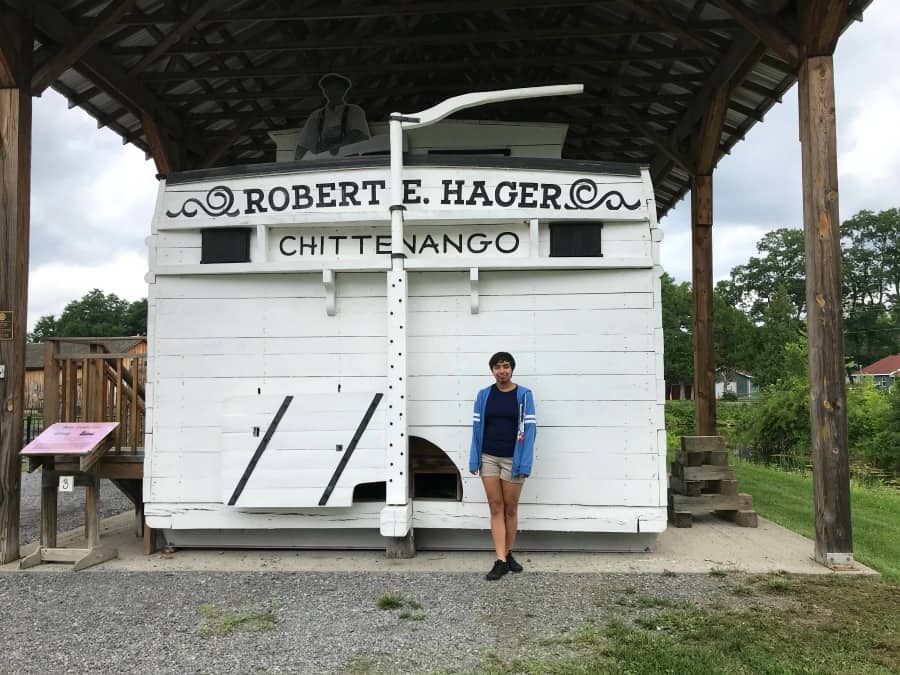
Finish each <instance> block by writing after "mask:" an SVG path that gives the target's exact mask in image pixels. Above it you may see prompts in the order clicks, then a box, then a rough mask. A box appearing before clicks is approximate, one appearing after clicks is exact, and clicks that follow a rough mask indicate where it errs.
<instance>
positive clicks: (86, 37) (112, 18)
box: [31, 0, 135, 96]
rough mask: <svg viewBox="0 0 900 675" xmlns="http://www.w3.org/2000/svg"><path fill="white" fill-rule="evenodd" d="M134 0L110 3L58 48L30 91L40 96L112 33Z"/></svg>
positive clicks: (33, 79)
mask: <svg viewBox="0 0 900 675" xmlns="http://www.w3.org/2000/svg"><path fill="white" fill-rule="evenodd" d="M134 5H135V0H114V2H111V3H109V5H107V6H106V7H105V8H104V9H103V11H102V12H100V14H98V15H97V17H96V18H95V19H94V20H93V21H92V22H91V25H90V26H89V27H88V28H86V29H84V30H82V31H81V32H80V33H78V34H73V35H72V39H71V40H70V41H68V42H67V43H65V44H63V46H62V47H61V48H60V49H59V51H57V52H56V54H55V55H54V56H53V57H51V58H50V59H49V60H48V61H47V62H46V63H44V64H43V65H41V66H39V67H38V68H36V69H35V71H34V74H33V75H32V77H31V93H32V94H34V95H35V96H40V95H41V94H42V93H43V91H44V90H45V89H46V88H47V87H49V86H50V85H51V84H53V82H55V81H56V79H57V78H58V77H59V76H60V75H62V74H63V73H64V72H65V71H66V70H68V69H69V68H71V67H72V66H73V65H74V64H75V62H76V61H78V59H80V58H81V57H82V56H83V55H84V54H85V52H87V51H88V50H89V49H90V48H91V47H93V46H94V45H96V44H97V43H98V42H100V41H101V40H102V39H103V38H104V37H106V36H107V35H109V33H110V31H111V30H112V29H113V28H114V27H115V26H116V24H117V23H118V22H119V20H120V19H121V18H122V16H124V15H125V13H126V12H129V11H131V10H132V9H133V8H134Z"/></svg>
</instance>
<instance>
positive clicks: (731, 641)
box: [480, 575, 900, 675]
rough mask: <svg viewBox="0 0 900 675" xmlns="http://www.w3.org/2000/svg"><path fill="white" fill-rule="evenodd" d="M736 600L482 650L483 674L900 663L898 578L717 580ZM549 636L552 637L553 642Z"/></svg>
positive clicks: (637, 674)
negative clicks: (513, 651)
mask: <svg viewBox="0 0 900 675" xmlns="http://www.w3.org/2000/svg"><path fill="white" fill-rule="evenodd" d="M722 584H723V588H730V590H731V593H732V594H733V595H734V596H739V597H740V598H741V599H742V603H739V604H738V606H731V607H729V606H726V604H725V603H714V604H712V605H709V604H704V603H702V602H680V603H674V604H673V603H660V604H659V605H657V606H655V608H653V609H650V610H648V611H647V612H646V613H645V614H642V615H641V616H638V617H636V618H632V617H625V616H621V617H617V616H612V617H610V618H608V619H605V620H601V619H596V620H590V621H588V622H586V623H584V624H582V625H580V626H577V627H575V628H574V629H573V630H572V631H571V632H570V633H569V635H568V636H564V637H562V638H559V639H557V640H555V641H554V640H552V639H546V638H544V639H543V640H542V641H539V642H541V643H543V644H546V645H548V648H547V651H549V652H550V653H544V654H541V653H537V654H532V655H529V656H523V657H521V658H517V659H512V660H504V659H500V658H498V657H496V656H488V657H487V658H485V661H484V663H483V665H482V667H481V668H480V672H481V673H484V674H485V675H512V674H514V673H515V674H519V673H528V674H534V675H538V674H541V675H546V674H557V675H576V674H580V675H601V674H603V675H616V674H621V675H626V674H628V675H656V674H657V673H667V674H670V675H697V674H699V673H702V674H704V675H706V674H721V675H735V674H737V675H756V674H757V673H768V674H771V675H776V674H777V675H781V674H785V675H787V674H794V673H796V675H832V674H833V673H845V674H848V675H849V674H851V673H853V674H860V675H862V674H869V673H871V674H873V675H874V674H884V675H888V674H890V673H897V672H900V586H898V585H897V584H896V583H895V582H893V581H890V580H886V579H881V578H872V577H862V578H860V577H856V578H854V577H841V576H836V575H835V576H826V577H820V576H791V575H760V576H755V577H750V578H749V579H735V580H731V579H730V578H723V579H722ZM554 642H555V643H556V644H555V645H554Z"/></svg>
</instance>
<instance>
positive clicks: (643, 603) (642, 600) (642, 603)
mask: <svg viewBox="0 0 900 675" xmlns="http://www.w3.org/2000/svg"><path fill="white" fill-rule="evenodd" d="M637 606H638V607H645V608H646V607H655V608H671V607H676V606H677V603H676V602H675V601H674V600H669V598H655V597H652V596H649V595H639V596H638V597H637Z"/></svg>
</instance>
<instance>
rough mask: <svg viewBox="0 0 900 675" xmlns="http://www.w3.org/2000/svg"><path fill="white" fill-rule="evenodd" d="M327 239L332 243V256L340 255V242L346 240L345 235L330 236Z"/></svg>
mask: <svg viewBox="0 0 900 675" xmlns="http://www.w3.org/2000/svg"><path fill="white" fill-rule="evenodd" d="M328 238H329V239H331V240H332V241H333V242H334V254H335V255H340V254H341V240H343V239H346V238H347V235H346V234H332V235H331V236H329V237H328Z"/></svg>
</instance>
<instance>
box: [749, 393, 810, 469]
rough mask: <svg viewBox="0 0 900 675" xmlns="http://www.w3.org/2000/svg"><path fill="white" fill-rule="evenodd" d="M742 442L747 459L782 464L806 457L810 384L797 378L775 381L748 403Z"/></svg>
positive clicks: (803, 462)
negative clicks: (747, 453)
mask: <svg viewBox="0 0 900 675" xmlns="http://www.w3.org/2000/svg"><path fill="white" fill-rule="evenodd" d="M741 441H742V445H743V446H744V447H746V448H747V450H748V451H749V454H750V459H753V460H755V461H759V462H764V463H765V464H770V463H772V462H776V463H778V464H780V465H782V466H785V467H798V466H805V465H806V463H807V462H808V461H809V449H810V435H809V384H808V383H807V382H805V381H803V380H800V379H797V378H791V379H787V380H783V381H780V382H778V384H776V385H773V386H771V387H769V388H767V389H765V390H763V391H762V392H761V393H760V396H759V398H758V399H757V400H756V402H755V403H754V404H753V405H752V406H750V410H749V414H748V415H747V420H746V427H745V432H744V434H742V435H741Z"/></svg>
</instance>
